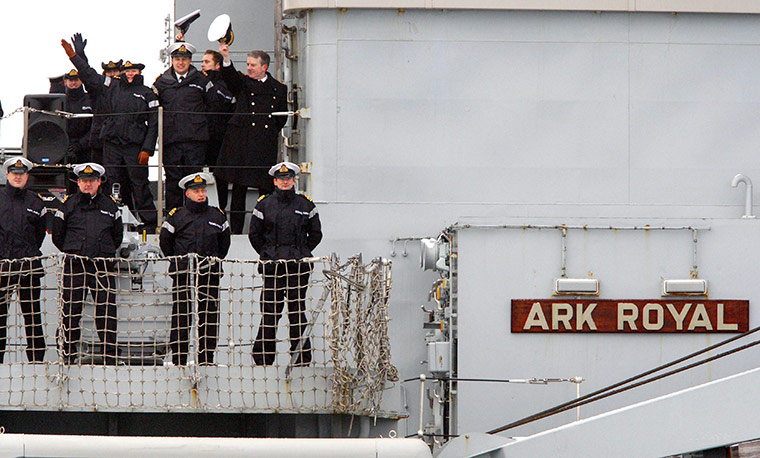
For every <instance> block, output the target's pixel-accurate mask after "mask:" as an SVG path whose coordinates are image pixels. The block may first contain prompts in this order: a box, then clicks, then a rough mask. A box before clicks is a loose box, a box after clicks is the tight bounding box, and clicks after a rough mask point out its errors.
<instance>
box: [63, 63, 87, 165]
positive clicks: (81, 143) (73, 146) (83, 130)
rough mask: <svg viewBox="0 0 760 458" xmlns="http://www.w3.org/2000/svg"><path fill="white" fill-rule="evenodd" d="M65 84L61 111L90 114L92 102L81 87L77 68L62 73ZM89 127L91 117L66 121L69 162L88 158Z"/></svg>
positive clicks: (76, 162)
mask: <svg viewBox="0 0 760 458" xmlns="http://www.w3.org/2000/svg"><path fill="white" fill-rule="evenodd" d="M63 82H64V84H65V85H66V100H65V101H64V103H63V111H65V112H67V113H73V114H90V115H91V114H92V113H93V109H92V107H93V103H92V100H90V95H89V94H88V93H87V92H85V90H84V87H82V80H81V79H80V77H79V72H78V71H77V70H70V71H69V72H68V73H66V74H64V75H63ZM90 127H92V117H88V118H71V119H69V120H68V121H67V122H66V134H67V135H68V136H69V147H68V160H67V162H68V163H69V164H79V163H82V162H86V161H88V160H89V159H90Z"/></svg>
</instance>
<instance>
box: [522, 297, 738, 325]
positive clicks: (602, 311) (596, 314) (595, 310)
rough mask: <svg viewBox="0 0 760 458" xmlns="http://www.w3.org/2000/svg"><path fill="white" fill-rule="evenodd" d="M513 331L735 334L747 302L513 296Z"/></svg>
mask: <svg viewBox="0 0 760 458" xmlns="http://www.w3.org/2000/svg"><path fill="white" fill-rule="evenodd" d="M511 306H512V314H511V319H512V321H511V331H512V332H516V333H536V332H538V333H552V332H554V333H568V332H585V333H596V332H604V333H609V332H615V333H664V332H669V333H732V332H733V333H738V332H745V331H747V330H748V329H749V301H748V300H734V299H731V300H707V299H706V300H698V301H695V300H693V299H688V300H687V299H683V300H672V299H671V300H667V301H665V300H658V299H654V300H652V299H621V300H613V299H572V300H567V299H564V300H563V299H559V300H552V299H513V300H512V304H511Z"/></svg>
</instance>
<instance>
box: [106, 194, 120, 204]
mask: <svg viewBox="0 0 760 458" xmlns="http://www.w3.org/2000/svg"><path fill="white" fill-rule="evenodd" d="M108 197H110V198H111V200H113V203H115V204H117V205H118V202H116V198H115V197H114V196H112V195H111V194H109V195H108Z"/></svg>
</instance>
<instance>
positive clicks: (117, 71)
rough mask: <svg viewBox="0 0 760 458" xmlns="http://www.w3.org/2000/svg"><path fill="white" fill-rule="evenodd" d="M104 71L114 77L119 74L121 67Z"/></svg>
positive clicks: (108, 75)
mask: <svg viewBox="0 0 760 458" xmlns="http://www.w3.org/2000/svg"><path fill="white" fill-rule="evenodd" d="M104 73H105V75H106V76H107V77H109V78H113V77H114V76H116V75H118V74H119V69H118V68H114V69H110V70H106V71H105V72H104Z"/></svg>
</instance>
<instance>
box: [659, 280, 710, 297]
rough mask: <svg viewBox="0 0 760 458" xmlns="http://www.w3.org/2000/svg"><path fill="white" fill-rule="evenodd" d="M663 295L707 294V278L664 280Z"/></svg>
mask: <svg viewBox="0 0 760 458" xmlns="http://www.w3.org/2000/svg"><path fill="white" fill-rule="evenodd" d="M662 295H663V296H706V295H707V280H703V279H701V278H689V279H684V280H663V281H662Z"/></svg>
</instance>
